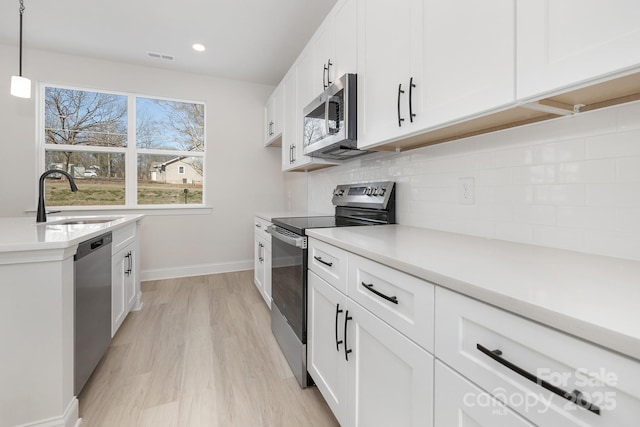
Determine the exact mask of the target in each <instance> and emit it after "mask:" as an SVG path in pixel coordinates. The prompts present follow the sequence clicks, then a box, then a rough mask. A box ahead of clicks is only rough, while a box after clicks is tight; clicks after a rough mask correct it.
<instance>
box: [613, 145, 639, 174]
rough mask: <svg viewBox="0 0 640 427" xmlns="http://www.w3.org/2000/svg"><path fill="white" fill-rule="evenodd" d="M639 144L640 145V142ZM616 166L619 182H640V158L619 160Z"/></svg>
mask: <svg viewBox="0 0 640 427" xmlns="http://www.w3.org/2000/svg"><path fill="white" fill-rule="evenodd" d="M638 144H640V140H639V141H638ZM616 165H617V180H618V181H620V182H640V156H638V157H624V158H620V159H617V160H616Z"/></svg>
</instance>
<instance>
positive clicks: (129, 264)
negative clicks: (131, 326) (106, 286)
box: [111, 243, 136, 337]
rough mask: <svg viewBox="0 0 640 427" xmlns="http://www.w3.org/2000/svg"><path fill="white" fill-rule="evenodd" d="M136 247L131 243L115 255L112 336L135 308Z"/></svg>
mask: <svg viewBox="0 0 640 427" xmlns="http://www.w3.org/2000/svg"><path fill="white" fill-rule="evenodd" d="M135 261H136V249H135V243H130V244H129V245H127V246H125V247H124V248H123V249H122V250H120V251H119V252H118V253H117V254H116V255H114V257H113V264H112V266H113V267H112V268H113V269H112V272H111V276H112V277H111V336H112V337H113V336H114V335H115V334H116V332H117V330H118V328H120V325H121V324H122V322H123V321H124V319H125V317H127V314H128V313H129V311H131V309H132V308H133V305H134V302H135V296H136V268H135Z"/></svg>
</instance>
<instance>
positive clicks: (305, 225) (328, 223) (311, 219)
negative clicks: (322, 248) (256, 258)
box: [272, 216, 374, 235]
mask: <svg viewBox="0 0 640 427" xmlns="http://www.w3.org/2000/svg"><path fill="white" fill-rule="evenodd" d="M272 221H273V224H274V225H277V226H280V227H282V228H285V229H287V230H289V231H291V232H293V233H296V234H300V235H304V234H305V233H304V231H305V230H307V229H309V228H333V227H348V226H353V225H374V224H372V223H371V222H369V221H363V220H358V219H354V218H347V217H341V216H301V217H287V218H273V220H272Z"/></svg>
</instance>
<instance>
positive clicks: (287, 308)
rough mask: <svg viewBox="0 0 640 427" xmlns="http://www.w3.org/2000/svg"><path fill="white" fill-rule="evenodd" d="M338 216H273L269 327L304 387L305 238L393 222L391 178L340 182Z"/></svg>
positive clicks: (334, 199) (307, 380) (336, 196)
mask: <svg viewBox="0 0 640 427" xmlns="http://www.w3.org/2000/svg"><path fill="white" fill-rule="evenodd" d="M332 203H333V205H334V206H335V215H332V216H310V217H292V218H274V219H273V225H272V226H271V227H270V229H269V231H270V233H271V235H272V237H273V239H271V245H272V247H271V252H272V270H271V296H272V304H271V330H272V331H273V334H274V336H275V337H276V340H277V341H278V344H279V345H280V348H281V349H282V352H283V353H284V355H285V357H286V359H287V361H288V362H289V366H291V370H292V371H293V373H294V375H295V377H296V379H297V380H298V383H299V384H300V386H301V387H306V386H308V385H310V384H313V380H312V379H311V377H309V374H308V373H307V236H306V230H308V229H311V228H330V227H347V226H368V225H380V224H394V223H395V185H394V183H393V182H372V183H366V184H348V185H338V186H337V187H336V188H335V190H333V197H332Z"/></svg>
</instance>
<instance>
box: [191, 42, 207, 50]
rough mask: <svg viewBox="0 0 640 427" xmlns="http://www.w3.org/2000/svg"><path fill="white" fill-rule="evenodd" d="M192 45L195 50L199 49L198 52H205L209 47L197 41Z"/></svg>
mask: <svg viewBox="0 0 640 427" xmlns="http://www.w3.org/2000/svg"><path fill="white" fill-rule="evenodd" d="M191 47H192V48H193V50H195V51H198V52H204V51H205V50H206V49H207V48H206V47H204V45H203V44H200V43H195V44H194V45H193V46H191Z"/></svg>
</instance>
